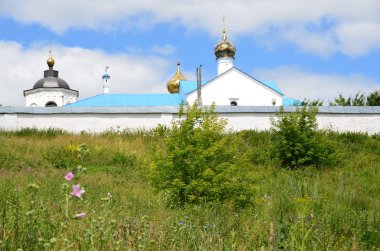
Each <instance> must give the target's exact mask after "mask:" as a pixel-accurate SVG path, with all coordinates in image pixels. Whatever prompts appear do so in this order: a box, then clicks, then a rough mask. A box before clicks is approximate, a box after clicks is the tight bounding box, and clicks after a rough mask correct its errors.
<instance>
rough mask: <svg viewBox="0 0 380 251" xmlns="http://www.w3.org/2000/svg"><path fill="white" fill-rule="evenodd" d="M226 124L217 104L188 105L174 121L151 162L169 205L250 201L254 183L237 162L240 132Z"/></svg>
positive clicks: (155, 176) (243, 202) (158, 188)
mask: <svg viewBox="0 0 380 251" xmlns="http://www.w3.org/2000/svg"><path fill="white" fill-rule="evenodd" d="M184 112H185V114H184ZM184 115H185V116H184ZM225 127H226V121H225V120H223V119H219V118H218V115H217V114H216V113H215V112H214V106H211V107H210V108H209V109H203V108H201V107H199V106H198V105H197V104H194V105H193V106H189V105H187V106H186V110H185V111H184V106H181V108H180V111H179V119H178V120H176V121H173V122H172V126H171V129H170V130H169V131H168V132H167V136H166V138H165V144H164V147H160V149H156V153H155V156H154V160H153V162H152V165H151V178H152V184H153V186H154V187H155V188H156V189H157V190H158V191H164V192H165V194H166V195H167V199H168V201H169V205H172V206H181V205H184V204H190V203H191V204H198V203H204V202H209V201H218V202H223V201H232V202H234V203H236V204H239V205H244V204H246V203H248V201H249V200H250V191H251V190H250V189H249V187H250V184H249V183H248V182H245V175H244V173H245V172H244V165H241V166H240V165H239V166H238V165H237V162H238V160H239V158H238V156H237V141H236V140H235V139H236V137H233V135H231V134H225V133H224V132H225Z"/></svg>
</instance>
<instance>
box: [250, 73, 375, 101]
mask: <svg viewBox="0 0 380 251" xmlns="http://www.w3.org/2000/svg"><path fill="white" fill-rule="evenodd" d="M253 76H255V77H256V76H257V77H258V78H259V79H263V80H268V79H270V80H273V81H275V82H276V83H277V85H278V86H279V87H280V88H281V89H282V91H283V92H284V93H285V94H286V96H288V97H292V98H297V99H300V100H303V99H304V98H307V99H317V98H319V99H321V100H324V101H325V103H326V104H327V103H328V102H329V101H333V100H334V98H335V97H337V96H338V95H339V94H340V93H341V94H343V95H344V96H346V97H348V96H354V95H355V94H356V93H358V92H363V93H365V94H368V93H369V92H372V91H374V90H379V89H380V83H379V82H376V81H375V80H373V79H370V78H368V77H366V76H363V75H360V74H349V75H338V74H321V73H316V72H310V71H304V70H302V69H300V68H298V67H295V66H280V67H278V68H274V69H256V70H255V71H254V73H253Z"/></svg>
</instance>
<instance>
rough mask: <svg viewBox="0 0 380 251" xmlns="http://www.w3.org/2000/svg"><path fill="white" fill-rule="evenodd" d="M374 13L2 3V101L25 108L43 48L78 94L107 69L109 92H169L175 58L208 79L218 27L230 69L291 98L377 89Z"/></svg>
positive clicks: (363, 1)
mask: <svg viewBox="0 0 380 251" xmlns="http://www.w3.org/2000/svg"><path fill="white" fill-rule="evenodd" d="M379 13H380V1H378V0H319V1H310V0H186V1H182V0H155V1H152V0H149V1H148V0H139V1H136V0H129V1H126V0H110V1H104V0H102V1H101V0H81V1H77V0H64V1H63V0H33V1H30V0H0V73H1V79H0V104H1V105H3V106H8V105H11V106H24V103H25V98H24V96H23V90H27V89H31V88H32V87H33V85H34V83H35V82H36V81H38V80H39V79H40V78H42V77H43V71H44V70H46V69H47V65H46V60H47V58H48V54H49V49H50V48H51V50H52V54H53V57H54V58H55V61H56V63H55V66H54V69H55V70H58V71H59V74H60V77H61V78H63V79H64V80H65V81H66V82H67V83H68V84H69V85H70V87H71V89H74V90H78V91H79V99H84V98H88V97H91V96H94V95H97V94H100V93H102V79H101V76H102V75H103V72H104V69H105V66H109V70H108V72H109V74H110V75H111V79H110V84H111V86H110V92H111V93H167V90H166V82H167V81H168V80H169V79H170V78H171V77H172V76H173V75H174V73H175V71H176V67H177V65H176V64H177V62H180V63H181V69H182V71H183V73H184V75H185V77H187V79H190V80H195V72H196V68H197V67H198V66H199V65H202V76H203V79H202V80H205V81H207V80H210V79H212V78H214V77H215V76H216V70H217V68H216V61H215V56H214V54H213V49H214V46H215V45H216V44H217V43H218V42H219V41H220V39H221V35H222V29H223V26H225V27H226V30H227V37H228V40H229V41H231V42H232V43H233V44H234V45H235V46H236V56H235V62H234V65H235V67H237V68H238V69H240V70H242V71H244V72H246V73H248V74H249V75H251V76H252V77H254V78H256V79H258V80H272V81H275V82H276V83H277V85H278V86H279V87H280V88H281V90H282V91H283V92H284V93H285V94H286V96H288V97H293V98H297V99H300V100H303V99H304V98H307V99H316V98H318V99H321V100H324V101H325V102H329V101H331V100H333V99H334V98H335V97H337V96H338V95H339V94H343V95H345V96H350V95H351V96H354V95H355V94H356V93H357V92H362V93H364V94H368V93H369V92H372V91H374V90H379V89H380V15H379ZM223 16H224V17H225V22H224V25H223ZM232 84H233V83H232Z"/></svg>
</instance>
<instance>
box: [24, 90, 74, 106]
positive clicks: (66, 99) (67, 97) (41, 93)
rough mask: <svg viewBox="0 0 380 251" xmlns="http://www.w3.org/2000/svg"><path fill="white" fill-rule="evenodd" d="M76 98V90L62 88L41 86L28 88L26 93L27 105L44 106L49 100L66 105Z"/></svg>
mask: <svg viewBox="0 0 380 251" xmlns="http://www.w3.org/2000/svg"><path fill="white" fill-rule="evenodd" d="M76 100H77V95H76V92H74V91H71V90H66V89H60V88H51V89H48V88H40V89H34V90H28V91H26V93H25V106H27V107H44V106H45V105H46V103H47V102H49V101H53V102H55V103H56V104H57V106H64V105H66V104H69V103H73V102H75V101H76Z"/></svg>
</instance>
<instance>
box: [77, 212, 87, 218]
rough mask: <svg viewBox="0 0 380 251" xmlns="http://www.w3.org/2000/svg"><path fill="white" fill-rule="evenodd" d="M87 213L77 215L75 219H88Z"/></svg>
mask: <svg viewBox="0 0 380 251" xmlns="http://www.w3.org/2000/svg"><path fill="white" fill-rule="evenodd" d="M86 215H87V214H86V213H85V212H83V213H79V214H76V215H74V217H75V218H84V217H86Z"/></svg>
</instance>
